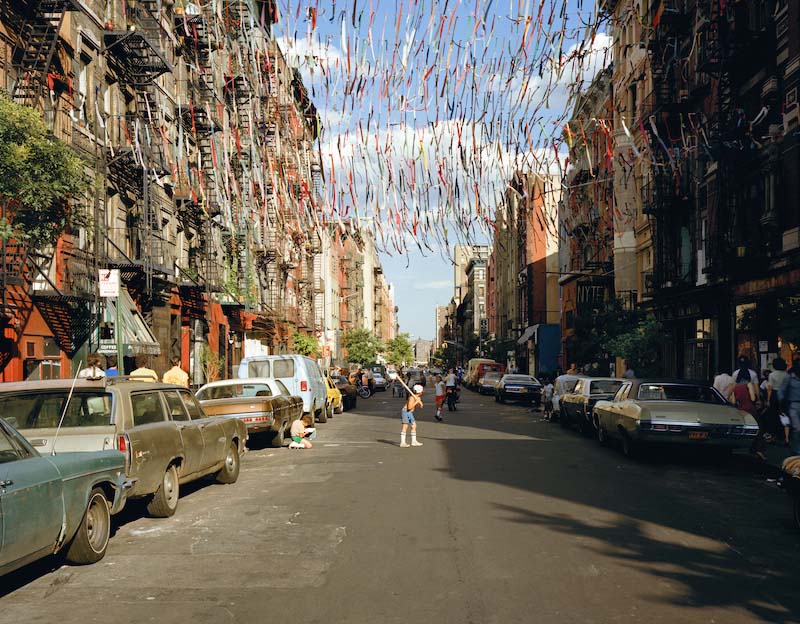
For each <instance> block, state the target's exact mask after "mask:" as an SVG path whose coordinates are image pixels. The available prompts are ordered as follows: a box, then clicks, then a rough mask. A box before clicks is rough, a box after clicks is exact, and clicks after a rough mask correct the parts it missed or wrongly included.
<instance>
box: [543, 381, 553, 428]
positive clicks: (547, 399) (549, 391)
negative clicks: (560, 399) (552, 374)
mask: <svg viewBox="0 0 800 624" xmlns="http://www.w3.org/2000/svg"><path fill="white" fill-rule="evenodd" d="M546 381H547V383H545V385H544V387H543V388H542V401H543V404H544V419H545V420H552V418H553V392H554V391H555V386H553V382H552V381H551V380H550V379H547V380H546Z"/></svg>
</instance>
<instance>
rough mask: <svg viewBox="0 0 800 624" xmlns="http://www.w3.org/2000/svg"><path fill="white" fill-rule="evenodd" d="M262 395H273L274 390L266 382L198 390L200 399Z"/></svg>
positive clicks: (209, 399)
mask: <svg viewBox="0 0 800 624" xmlns="http://www.w3.org/2000/svg"><path fill="white" fill-rule="evenodd" d="M260 396H272V390H270V387H269V385H267V384H265V383H238V384H225V385H223V386H209V387H208V388H201V389H200V390H199V391H198V392H197V398H198V399H199V400H200V401H213V400H215V399H245V398H252V397H260Z"/></svg>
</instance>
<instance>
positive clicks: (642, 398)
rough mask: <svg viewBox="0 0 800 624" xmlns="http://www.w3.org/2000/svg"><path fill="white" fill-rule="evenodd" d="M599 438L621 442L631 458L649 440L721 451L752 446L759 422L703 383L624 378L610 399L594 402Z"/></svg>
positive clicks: (603, 440)
mask: <svg viewBox="0 0 800 624" xmlns="http://www.w3.org/2000/svg"><path fill="white" fill-rule="evenodd" d="M594 419H595V423H596V427H597V437H598V439H599V440H600V442H602V443H605V442H606V441H607V440H608V439H609V438H616V439H618V440H620V441H621V442H622V450H623V452H624V453H625V454H626V455H628V456H630V455H633V454H634V453H635V451H636V450H638V449H639V448H640V447H641V446H643V445H647V444H672V445H675V444H678V445H684V446H686V445H689V446H700V447H718V448H723V449H734V448H746V447H749V446H750V445H751V444H752V442H753V439H754V438H755V436H756V434H757V433H758V423H757V422H756V421H755V419H754V418H753V417H752V416H751V415H750V414H748V413H747V412H744V411H742V410H739V409H737V408H736V407H734V406H733V405H731V404H730V403H728V402H727V401H726V400H725V399H724V398H722V395H721V394H720V393H719V392H717V391H716V390H715V389H714V388H712V387H711V386H709V385H708V384H705V383H695V382H690V381H684V380H662V379H652V380H648V379H631V380H628V379H626V380H624V381H623V382H622V384H621V385H620V388H619V390H617V393H616V394H615V395H614V397H613V399H611V400H609V401H598V402H597V403H596V404H595V405H594Z"/></svg>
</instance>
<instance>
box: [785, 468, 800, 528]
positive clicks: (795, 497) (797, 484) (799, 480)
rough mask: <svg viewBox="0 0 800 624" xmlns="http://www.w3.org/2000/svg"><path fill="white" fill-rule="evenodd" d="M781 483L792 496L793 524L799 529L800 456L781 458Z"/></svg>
mask: <svg viewBox="0 0 800 624" xmlns="http://www.w3.org/2000/svg"><path fill="white" fill-rule="evenodd" d="M781 473H782V475H781V485H782V487H783V488H784V489H785V490H786V491H787V492H788V493H789V496H791V497H792V515H793V516H794V524H795V526H796V527H797V528H798V529H800V456H798V455H793V456H792V457H787V458H786V459H784V460H783V465H782V466H781Z"/></svg>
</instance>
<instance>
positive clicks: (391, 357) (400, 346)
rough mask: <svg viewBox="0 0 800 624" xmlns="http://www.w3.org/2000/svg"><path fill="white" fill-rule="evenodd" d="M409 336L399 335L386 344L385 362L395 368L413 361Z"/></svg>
mask: <svg viewBox="0 0 800 624" xmlns="http://www.w3.org/2000/svg"><path fill="white" fill-rule="evenodd" d="M409 338H410V336H409V335H408V334H400V335H399V336H397V337H396V338H392V339H391V340H390V341H389V342H387V343H386V361H387V362H388V363H389V364H394V365H395V366H402V365H403V364H411V362H412V361H413V360H414V350H413V349H412V348H411V341H410V340H409Z"/></svg>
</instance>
